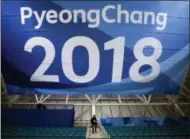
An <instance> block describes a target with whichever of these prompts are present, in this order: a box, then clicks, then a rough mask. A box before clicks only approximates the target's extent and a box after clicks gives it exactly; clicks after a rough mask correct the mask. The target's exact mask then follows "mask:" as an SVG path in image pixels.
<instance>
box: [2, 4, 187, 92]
mask: <svg viewBox="0 0 190 139" xmlns="http://www.w3.org/2000/svg"><path fill="white" fill-rule="evenodd" d="M1 18H2V19H1V20H2V32H1V34H2V37H1V40H2V57H1V58H2V73H3V77H4V81H5V83H6V87H7V92H8V93H10V94H24V93H27V94H34V93H35V94H38V93H40V94H127V95H136V94H177V93H179V91H180V88H181V85H182V84H183V82H184V78H185V75H186V72H187V70H188V63H189V56H188V55H189V2H188V1H185V2H184V1H183V2H177V1H152V2H151V1H146V2H145V1H38V2H35V1H3V2H2V16H1Z"/></svg>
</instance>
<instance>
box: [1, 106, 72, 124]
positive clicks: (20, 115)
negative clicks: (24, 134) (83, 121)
mask: <svg viewBox="0 0 190 139" xmlns="http://www.w3.org/2000/svg"><path fill="white" fill-rule="evenodd" d="M1 112H2V115H1V118H2V119H1V121H2V125H3V126H64V127H72V126H73V124H74V109H63V110H33V109H2V111H1Z"/></svg>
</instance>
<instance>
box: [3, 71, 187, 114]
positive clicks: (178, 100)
mask: <svg viewBox="0 0 190 139" xmlns="http://www.w3.org/2000/svg"><path fill="white" fill-rule="evenodd" d="M1 81H2V82H1V85H2V87H1V89H2V93H1V97H2V98H1V100H2V101H1V102H2V104H8V105H10V106H11V105H13V104H18V105H22V104H25V105H33V104H38V103H42V104H49V105H75V106H91V108H92V115H95V114H96V106H144V107H146V106H171V107H172V108H173V109H175V110H176V111H178V112H179V113H180V115H182V116H186V110H187V109H188V107H190V86H188V84H189V83H190V73H189V75H188V74H187V77H186V81H185V83H184V85H183V86H182V87H181V91H180V93H179V95H130V96H128V95H103V94H99V95H87V94H84V95H69V93H68V94H67V95H46V96H45V95H33V96H32V95H11V96H10V95H7V91H6V88H5V84H4V82H3V77H2V78H1ZM72 101H75V102H74V103H72ZM77 101H80V102H81V101H85V103H79V102H77ZM100 101H101V102H102V101H114V103H108V102H103V103H100ZM184 107H187V108H186V110H184ZM28 108H30V106H29V107H28ZM146 112H147V110H146V108H145V113H146Z"/></svg>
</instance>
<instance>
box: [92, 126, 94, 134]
mask: <svg viewBox="0 0 190 139" xmlns="http://www.w3.org/2000/svg"><path fill="white" fill-rule="evenodd" d="M92 134H94V124H92Z"/></svg>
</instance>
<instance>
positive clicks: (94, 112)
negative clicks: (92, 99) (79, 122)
mask: <svg viewBox="0 0 190 139" xmlns="http://www.w3.org/2000/svg"><path fill="white" fill-rule="evenodd" d="M93 115H96V105H95V104H92V116H93Z"/></svg>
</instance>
